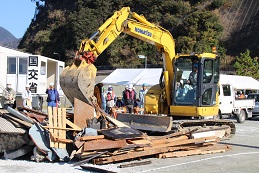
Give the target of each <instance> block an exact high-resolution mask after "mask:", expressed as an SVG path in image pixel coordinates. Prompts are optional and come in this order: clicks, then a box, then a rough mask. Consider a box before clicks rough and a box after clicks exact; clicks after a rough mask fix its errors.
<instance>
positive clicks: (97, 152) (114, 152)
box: [75, 127, 230, 165]
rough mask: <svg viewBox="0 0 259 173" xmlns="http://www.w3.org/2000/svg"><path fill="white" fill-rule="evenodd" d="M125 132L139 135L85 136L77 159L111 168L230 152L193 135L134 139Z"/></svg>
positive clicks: (119, 131) (117, 130)
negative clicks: (143, 160)
mask: <svg viewBox="0 0 259 173" xmlns="http://www.w3.org/2000/svg"><path fill="white" fill-rule="evenodd" d="M124 132H132V134H136V131H135V130H133V129H130V128H128V127H119V128H112V129H107V130H100V131H98V134H102V135H97V136H84V137H80V138H78V139H77V140H76V142H75V144H76V146H77V147H78V151H77V152H76V153H77V156H79V157H80V159H81V160H82V161H80V162H78V163H76V164H75V165H81V164H84V163H87V162H90V161H91V162H92V163H93V164H107V163H113V162H118V161H124V160H129V159H136V158H141V157H144V156H153V157H158V158H169V157H182V156H189V155H196V154H209V153H219V152H225V151H227V150H229V149H230V147H229V146H227V145H222V144H218V142H219V141H220V138H218V137H217V136H209V137H198V138H193V135H192V133H194V131H193V132H186V133H183V132H181V133H173V134H170V135H166V136H147V135H145V134H142V135H141V136H135V137H130V136H131V134H129V135H125V133H124Z"/></svg>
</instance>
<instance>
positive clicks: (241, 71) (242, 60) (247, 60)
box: [234, 49, 259, 79]
mask: <svg viewBox="0 0 259 173" xmlns="http://www.w3.org/2000/svg"><path fill="white" fill-rule="evenodd" d="M234 67H235V69H236V74H237V75H242V76H251V77H253V78H256V79H259V71H258V69H259V63H258V57H254V58H252V57H251V56H250V51H249V50H248V49H247V50H246V51H245V52H244V53H240V56H239V57H236V62H235V64H234Z"/></svg>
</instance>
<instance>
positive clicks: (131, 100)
mask: <svg viewBox="0 0 259 173" xmlns="http://www.w3.org/2000/svg"><path fill="white" fill-rule="evenodd" d="M123 100H124V105H125V107H126V111H127V113H133V107H134V105H135V103H136V92H135V91H134V90H133V85H132V84H129V86H128V89H127V90H126V91H125V92H124V95H123Z"/></svg>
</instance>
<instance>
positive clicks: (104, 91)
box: [102, 87, 107, 111]
mask: <svg viewBox="0 0 259 173" xmlns="http://www.w3.org/2000/svg"><path fill="white" fill-rule="evenodd" d="M106 94H107V93H106V88H105V87H102V109H103V110H104V111H106V98H105V97H106Z"/></svg>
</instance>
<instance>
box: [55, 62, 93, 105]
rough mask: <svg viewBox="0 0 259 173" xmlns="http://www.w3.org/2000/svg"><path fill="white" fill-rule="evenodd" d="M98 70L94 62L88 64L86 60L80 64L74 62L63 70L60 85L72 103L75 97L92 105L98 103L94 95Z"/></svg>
mask: <svg viewBox="0 0 259 173" xmlns="http://www.w3.org/2000/svg"><path fill="white" fill-rule="evenodd" d="M96 71H97V70H96V67H95V66H94V65H93V64H87V63H86V62H85V61H84V60H82V61H81V63H80V64H79V65H76V64H73V65H72V66H70V67H66V68H65V69H64V70H63V71H62V73H61V75H60V86H61V88H62V90H63V92H64V94H65V95H66V97H67V98H68V99H69V101H70V102H71V104H72V105H74V98H77V99H79V100H81V101H83V102H86V103H88V104H91V105H92V103H96V98H95V97H94V86H95V77H96Z"/></svg>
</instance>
